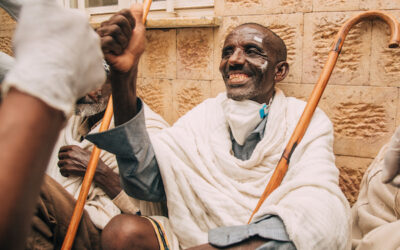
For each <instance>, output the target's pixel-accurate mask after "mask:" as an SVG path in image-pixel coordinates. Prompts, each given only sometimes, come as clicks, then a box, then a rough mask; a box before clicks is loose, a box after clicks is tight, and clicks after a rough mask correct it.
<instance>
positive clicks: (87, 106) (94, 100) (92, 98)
mask: <svg viewBox="0 0 400 250" xmlns="http://www.w3.org/2000/svg"><path fill="white" fill-rule="evenodd" d="M110 94H111V84H107V83H106V84H103V86H101V88H100V89H97V90H95V91H92V92H90V93H89V94H87V95H85V96H84V97H82V98H80V99H79V100H78V101H77V102H76V106H75V114H77V115H80V116H84V117H89V116H93V115H96V114H98V113H100V112H103V111H104V110H105V109H106V107H107V103H108V98H109V97H110Z"/></svg>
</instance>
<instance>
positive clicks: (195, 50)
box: [177, 28, 214, 80]
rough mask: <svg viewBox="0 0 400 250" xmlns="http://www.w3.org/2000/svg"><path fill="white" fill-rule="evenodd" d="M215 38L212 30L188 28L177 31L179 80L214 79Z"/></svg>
mask: <svg viewBox="0 0 400 250" xmlns="http://www.w3.org/2000/svg"><path fill="white" fill-rule="evenodd" d="M213 37H214V35H213V29H212V28H188V29H179V30H178V31H177V52H178V54H177V55H178V56H177V70H178V71H177V77H178V79H196V80H211V79H212V70H213Z"/></svg>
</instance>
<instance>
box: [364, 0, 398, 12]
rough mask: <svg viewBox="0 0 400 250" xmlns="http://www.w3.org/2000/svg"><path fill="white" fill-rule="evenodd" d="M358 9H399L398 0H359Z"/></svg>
mask: <svg viewBox="0 0 400 250" xmlns="http://www.w3.org/2000/svg"><path fill="white" fill-rule="evenodd" d="M360 9H362V10H376V9H385V10H390V9H400V1H398V0H360Z"/></svg>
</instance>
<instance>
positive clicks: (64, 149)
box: [59, 145, 76, 152]
mask: <svg viewBox="0 0 400 250" xmlns="http://www.w3.org/2000/svg"><path fill="white" fill-rule="evenodd" d="M74 147H76V146H75V145H66V146H62V147H60V150H59V152H66V151H70V150H72V149H73V148H74Z"/></svg>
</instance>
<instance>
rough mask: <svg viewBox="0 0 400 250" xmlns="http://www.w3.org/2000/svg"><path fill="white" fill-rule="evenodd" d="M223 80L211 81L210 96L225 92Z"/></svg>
mask: <svg viewBox="0 0 400 250" xmlns="http://www.w3.org/2000/svg"><path fill="white" fill-rule="evenodd" d="M225 91H226V88H225V82H224V81H223V80H213V81H211V96H210V97H216V96H217V95H218V94H219V93H222V92H225Z"/></svg>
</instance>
